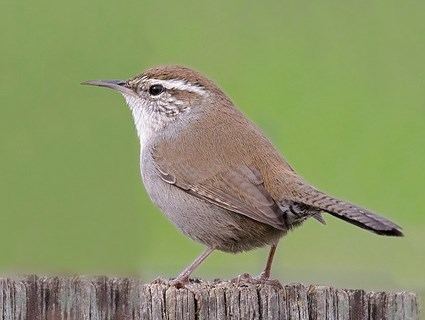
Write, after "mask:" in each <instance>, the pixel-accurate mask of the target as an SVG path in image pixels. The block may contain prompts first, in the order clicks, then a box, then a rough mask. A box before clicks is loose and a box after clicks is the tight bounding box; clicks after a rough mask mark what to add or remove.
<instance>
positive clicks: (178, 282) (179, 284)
mask: <svg viewBox="0 0 425 320" xmlns="http://www.w3.org/2000/svg"><path fill="white" fill-rule="evenodd" d="M189 283H190V281H189V277H182V278H180V277H177V278H176V279H173V280H171V281H170V282H169V285H170V286H172V287H176V288H177V289H182V288H186V286H187V285H188V284H189Z"/></svg>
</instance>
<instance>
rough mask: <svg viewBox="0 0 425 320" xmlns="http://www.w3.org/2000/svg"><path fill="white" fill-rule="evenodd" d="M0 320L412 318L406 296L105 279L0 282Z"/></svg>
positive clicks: (414, 309) (412, 301) (412, 302)
mask: <svg viewBox="0 0 425 320" xmlns="http://www.w3.org/2000/svg"><path fill="white" fill-rule="evenodd" d="M0 317H2V318H1V319H4V320H11V319H13V320H18V319H19V320H20V319H29V320H41V319H43V320H44V319H48V320H59V319H61V320H62V319H67V320H85V319H96V320H100V319H158V320H159V319H184V320H187V319H193V320H195V319H196V320H198V319H199V320H201V319H244V320H245V319H288V320H289V319H291V320H292V319H296V320H302V319H310V320H316V319H330V320H334V319H414V320H416V319H418V317H419V315H418V305H417V301H416V296H415V294H413V293H409V292H399V293H389V292H365V291H363V290H348V289H335V288H331V287H324V286H309V287H306V286H303V285H301V284H293V285H286V286H285V287H284V288H278V287H276V286H271V285H252V284H239V285H235V284H232V283H229V282H218V281H216V282H198V281H195V282H192V283H191V285H190V286H189V287H188V289H176V288H174V287H169V286H168V285H166V284H164V283H153V284H144V283H142V282H141V281H140V280H138V279H122V278H106V277H91V278H89V277H74V278H70V277H37V276H29V277H26V278H0Z"/></svg>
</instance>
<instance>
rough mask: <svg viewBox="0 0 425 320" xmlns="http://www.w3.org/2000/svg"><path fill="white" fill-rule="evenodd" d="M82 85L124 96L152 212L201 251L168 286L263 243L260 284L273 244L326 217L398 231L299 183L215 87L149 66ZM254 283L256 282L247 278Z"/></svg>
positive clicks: (171, 68) (174, 68)
mask: <svg viewBox="0 0 425 320" xmlns="http://www.w3.org/2000/svg"><path fill="white" fill-rule="evenodd" d="M83 84H85V85H92V86H99V87H105V88H109V89H113V90H115V91H117V92H119V93H121V94H122V96H123V97H124V99H125V101H126V103H127V105H128V107H129V109H130V111H131V114H132V118H133V120H134V125H135V128H136V131H137V135H138V137H139V140H140V171H141V177H142V180H143V184H144V186H145V189H146V191H147V193H148V195H149V197H150V199H151V200H152V201H153V203H155V204H156V206H157V207H158V208H159V209H160V210H161V211H162V212H163V213H164V214H165V215H166V216H167V217H168V218H169V220H171V222H172V223H173V224H174V225H175V226H177V228H178V229H180V230H181V231H182V232H183V233H184V234H185V235H187V236H188V237H189V238H191V239H193V240H195V241H197V242H200V243H201V244H203V245H204V246H205V250H204V251H203V252H202V253H201V254H200V255H199V256H198V257H197V258H196V259H195V260H194V261H193V262H192V263H191V264H190V265H189V266H188V267H187V268H185V269H184V270H183V271H182V272H181V273H180V274H179V275H178V276H177V277H176V278H174V280H173V281H172V282H171V284H172V285H174V286H176V287H185V286H186V285H187V284H189V283H190V276H191V274H192V273H193V271H194V270H195V269H196V268H197V267H198V266H199V265H200V264H201V263H202V262H203V261H204V260H205V259H206V258H207V257H208V256H209V255H210V254H211V253H212V252H213V251H214V250H219V251H223V252H229V253H239V252H242V251H248V250H252V249H256V248H260V247H265V246H268V247H270V250H269V255H268V258H267V262H266V264H265V268H264V270H263V271H262V272H261V273H260V275H259V276H258V277H256V278H255V279H256V280H257V281H260V282H261V281H262V282H267V281H269V279H270V276H271V267H272V262H273V258H274V254H275V251H276V247H277V244H278V242H279V240H280V239H281V238H282V237H283V236H284V235H286V234H287V233H288V231H290V230H292V229H294V228H296V227H298V226H300V225H302V223H303V222H305V221H306V220H307V219H309V218H313V219H316V220H318V221H319V222H321V223H323V224H324V223H325V220H324V218H323V216H322V214H323V213H327V214H330V215H332V216H334V217H336V218H339V219H341V220H343V221H346V222H349V223H351V224H353V225H355V226H358V227H360V228H363V229H366V230H369V231H371V232H373V233H376V234H378V235H385V236H396V237H399V236H403V233H402V231H401V230H402V228H401V227H400V226H398V225H396V224H395V223H393V222H391V221H390V220H388V219H386V218H384V217H382V216H379V215H377V214H375V213H373V212H371V211H370V210H368V209H364V208H362V207H360V206H357V205H355V204H352V203H349V202H346V201H343V200H340V199H337V198H335V197H333V196H331V195H328V194H326V193H324V192H322V191H320V190H318V189H316V188H315V187H313V186H312V185H311V184H309V183H308V182H306V181H305V180H304V179H303V178H302V177H301V176H300V175H299V174H297V172H296V171H295V170H294V168H293V167H292V166H291V165H290V164H289V163H288V162H287V161H286V160H285V158H284V157H283V156H282V154H281V153H280V152H279V151H278V150H277V149H276V148H275V147H274V145H273V144H272V142H271V141H270V139H269V138H267V137H266V135H265V134H264V133H263V131H262V130H261V129H260V128H259V127H258V126H256V125H255V124H254V123H253V122H252V121H251V120H249V119H248V118H247V117H246V116H245V115H244V114H243V112H242V111H241V110H240V109H239V108H238V107H236V106H235V104H234V103H233V102H232V100H231V99H230V98H229V97H228V96H227V95H226V94H225V93H224V92H223V91H222V89H220V88H219V86H217V85H216V84H215V83H214V82H213V81H211V80H210V79H209V78H207V77H206V76H204V75H203V74H201V73H200V72H198V71H195V70H193V69H191V68H188V67H185V66H180V65H159V66H155V67H151V68H149V69H147V70H145V71H144V72H142V73H140V74H138V75H136V76H134V77H131V78H129V79H128V80H90V81H85V82H83ZM253 279H254V278H253Z"/></svg>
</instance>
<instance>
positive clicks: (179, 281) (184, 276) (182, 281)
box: [170, 248, 214, 288]
mask: <svg viewBox="0 0 425 320" xmlns="http://www.w3.org/2000/svg"><path fill="white" fill-rule="evenodd" d="M213 251H214V248H207V249H205V251H204V252H202V253H201V255H199V256H198V257H197V258H196V259H195V260H194V261H193V262H192V263H191V264H190V265H189V266H188V267H187V268H186V269H184V270H183V271H182V272H181V273H180V274H179V275H178V276H177V278H176V279H174V280H173V281H171V283H170V284H171V285H172V286H175V287H177V288H182V287H184V286H185V285H186V284H188V283H189V277H190V275H191V274H192V272H193V271H194V270H195V269H196V268H197V267H198V266H199V265H200V264H201V263H202V261H204V260H205V259H206V258H207V257H208V256H209V255H210V254H211V252H213Z"/></svg>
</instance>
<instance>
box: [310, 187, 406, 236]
mask: <svg viewBox="0 0 425 320" xmlns="http://www.w3.org/2000/svg"><path fill="white" fill-rule="evenodd" d="M310 191H311V190H310ZM303 200H304V201H303V202H304V203H305V204H308V205H310V206H313V207H315V208H318V209H321V210H323V211H326V212H328V213H330V214H331V215H333V216H335V217H337V218H339V219H342V220H345V221H347V222H349V223H352V224H354V225H356V226H358V227H360V228H363V229H366V230H369V231H372V232H374V233H377V234H379V235H385V236H395V237H401V236H403V233H402V232H401V227H400V226H398V225H396V224H395V223H393V222H391V221H390V220H388V219H385V218H384V217H381V216H378V215H377V214H375V213H372V212H370V211H368V210H366V209H363V208H360V207H358V206H356V205H354V204H351V203H348V202H345V201H342V200H339V199H336V198H333V197H331V196H328V195H327V194H325V193H322V192H320V191H317V190H314V192H313V194H312V193H310V197H308V198H307V201H306V199H303Z"/></svg>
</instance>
